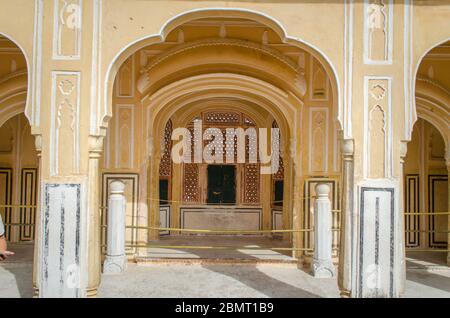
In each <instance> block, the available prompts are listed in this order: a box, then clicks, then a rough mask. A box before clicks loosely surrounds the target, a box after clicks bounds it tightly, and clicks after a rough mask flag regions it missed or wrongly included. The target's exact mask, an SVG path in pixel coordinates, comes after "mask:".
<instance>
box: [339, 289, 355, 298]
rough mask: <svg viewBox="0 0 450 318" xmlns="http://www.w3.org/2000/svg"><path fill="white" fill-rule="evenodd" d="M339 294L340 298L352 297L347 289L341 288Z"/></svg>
mask: <svg viewBox="0 0 450 318" xmlns="http://www.w3.org/2000/svg"><path fill="white" fill-rule="evenodd" d="M339 295H340V296H341V298H350V297H352V293H351V292H350V291H349V290H345V289H342V290H340V291H339Z"/></svg>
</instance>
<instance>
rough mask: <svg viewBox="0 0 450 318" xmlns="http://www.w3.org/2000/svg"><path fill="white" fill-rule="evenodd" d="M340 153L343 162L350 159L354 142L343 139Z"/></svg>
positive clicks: (353, 150)
mask: <svg viewBox="0 0 450 318" xmlns="http://www.w3.org/2000/svg"><path fill="white" fill-rule="evenodd" d="M341 152H342V155H343V156H344V160H346V159H347V160H348V159H352V158H353V155H354V153H355V141H354V140H353V139H343V140H342V143H341Z"/></svg>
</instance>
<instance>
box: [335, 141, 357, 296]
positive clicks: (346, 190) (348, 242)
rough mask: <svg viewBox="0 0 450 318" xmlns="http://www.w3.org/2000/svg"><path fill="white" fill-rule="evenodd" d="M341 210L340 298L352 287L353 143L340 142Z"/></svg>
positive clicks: (348, 293) (348, 294)
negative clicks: (341, 159)
mask: <svg viewBox="0 0 450 318" xmlns="http://www.w3.org/2000/svg"><path fill="white" fill-rule="evenodd" d="M341 152H342V157H343V164H342V175H343V176H342V209H341V215H340V217H341V219H340V221H341V226H340V229H341V231H340V240H339V242H340V245H339V267H338V268H339V269H338V285H339V290H340V293H341V297H350V294H351V286H352V277H351V276H352V275H351V269H352V232H353V226H352V223H353V221H352V220H353V183H354V162H353V160H354V141H353V139H346V140H343V141H342V144H341Z"/></svg>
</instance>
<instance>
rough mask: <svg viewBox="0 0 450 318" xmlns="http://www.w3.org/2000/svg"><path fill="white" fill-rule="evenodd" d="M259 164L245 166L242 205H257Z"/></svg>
mask: <svg viewBox="0 0 450 318" xmlns="http://www.w3.org/2000/svg"><path fill="white" fill-rule="evenodd" d="M259 175H260V174H259V164H245V170H244V196H243V197H244V203H250V204H258V203H259Z"/></svg>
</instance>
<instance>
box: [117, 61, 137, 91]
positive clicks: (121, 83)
mask: <svg viewBox="0 0 450 318" xmlns="http://www.w3.org/2000/svg"><path fill="white" fill-rule="evenodd" d="M135 64H136V63H135V54H133V55H131V56H130V57H129V58H128V59H127V60H126V61H125V62H123V64H122V66H121V67H120V69H119V72H118V73H117V76H116V83H115V84H116V92H115V94H116V97H118V98H134V95H135V90H136V89H135V86H136V84H135V83H136V78H135V77H136V72H135Z"/></svg>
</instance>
